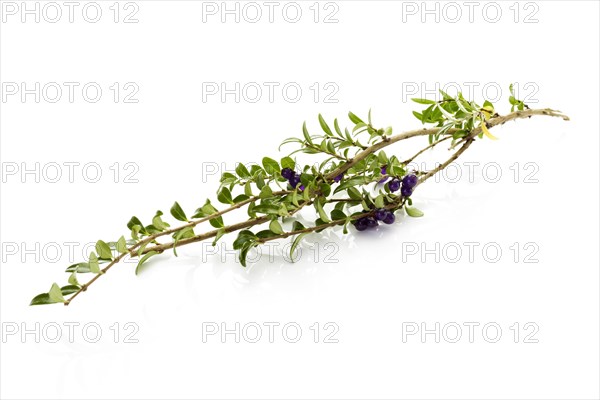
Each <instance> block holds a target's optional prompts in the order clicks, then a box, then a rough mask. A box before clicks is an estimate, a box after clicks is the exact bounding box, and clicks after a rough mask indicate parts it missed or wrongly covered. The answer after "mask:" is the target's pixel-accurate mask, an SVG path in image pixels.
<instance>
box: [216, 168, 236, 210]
mask: <svg viewBox="0 0 600 400" xmlns="http://www.w3.org/2000/svg"><path fill="white" fill-rule="evenodd" d="M240 165H241V164H240ZM217 199H218V200H219V201H220V202H221V203H223V204H233V199H232V198H231V192H230V191H229V189H227V188H226V187H223V188H222V189H221V190H220V191H219V193H218V194H217Z"/></svg>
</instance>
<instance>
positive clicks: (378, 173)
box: [31, 85, 569, 305]
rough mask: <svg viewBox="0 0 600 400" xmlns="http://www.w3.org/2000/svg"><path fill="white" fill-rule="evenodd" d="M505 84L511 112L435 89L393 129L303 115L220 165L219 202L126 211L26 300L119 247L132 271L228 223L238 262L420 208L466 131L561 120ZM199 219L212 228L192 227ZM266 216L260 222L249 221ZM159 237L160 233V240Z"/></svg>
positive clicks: (81, 287) (71, 292)
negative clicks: (403, 147) (403, 151)
mask: <svg viewBox="0 0 600 400" xmlns="http://www.w3.org/2000/svg"><path fill="white" fill-rule="evenodd" d="M510 89H511V96H510V99H509V102H510V104H511V106H512V107H511V112H510V113H509V114H506V115H504V116H501V115H499V114H498V113H497V112H496V111H495V108H494V105H493V104H492V103H491V102H489V101H487V100H486V101H485V102H484V103H483V105H482V106H480V105H478V104H477V103H475V102H474V101H467V100H466V99H465V98H464V97H463V95H462V94H461V93H458V94H457V96H456V97H452V96H450V95H448V94H447V93H445V92H443V91H440V92H441V94H442V100H440V101H432V100H428V99H413V101H415V102H416V103H418V104H423V105H426V106H427V107H426V108H425V109H423V110H421V111H414V112H413V115H414V116H415V117H416V118H417V119H418V120H419V121H421V123H422V124H424V125H428V126H427V127H424V128H421V129H416V130H412V131H407V132H404V133H400V134H396V135H394V134H393V133H392V128H391V127H387V128H378V127H376V126H375V125H374V124H373V122H372V118H371V112H370V111H369V113H368V115H367V118H365V119H364V120H363V119H361V118H359V117H358V116H357V115H356V114H354V113H352V112H350V113H349V114H348V118H349V120H350V123H351V124H352V125H351V126H350V128H344V129H343V130H342V129H341V128H340V124H339V121H338V120H337V119H335V120H334V121H333V124H332V125H330V124H328V123H327V121H326V120H325V118H323V116H322V115H320V114H319V116H318V122H319V126H320V129H321V131H322V133H319V134H311V133H309V130H308V127H307V125H306V123H304V124H303V126H302V136H300V137H292V138H288V139H286V140H284V141H283V143H282V146H283V145H286V144H295V145H297V146H298V148H297V149H296V150H294V151H292V152H291V153H290V154H288V155H286V156H285V157H283V158H281V159H280V160H279V161H278V160H275V159H273V158H270V157H264V158H263V159H262V161H261V163H260V164H252V165H250V166H249V167H248V166H246V165H244V164H241V163H240V164H238V165H237V167H236V169H235V173H232V172H225V173H223V174H222V175H221V179H220V186H219V189H218V191H217V201H218V202H219V203H221V204H223V205H224V206H225V208H222V209H221V210H219V209H218V208H217V207H216V206H215V205H214V204H213V202H211V200H210V199H206V200H205V202H204V203H203V204H202V205H201V206H199V207H198V208H197V209H196V210H195V211H194V212H193V213H191V216H190V217H188V214H187V213H186V212H185V210H184V209H183V207H181V206H180V205H179V203H178V202H175V203H174V204H173V206H172V207H171V208H170V210H169V211H170V215H171V217H172V218H173V219H174V220H176V221H179V222H180V224H179V225H177V226H172V225H171V223H169V222H167V221H165V220H164V219H163V217H165V214H164V213H163V212H162V211H160V210H158V211H157V212H156V213H155V215H154V216H153V217H152V219H151V221H150V223H146V224H144V223H143V222H142V221H141V220H140V219H139V218H137V217H135V216H134V217H132V218H131V219H130V220H129V222H128V223H127V228H128V229H129V234H128V236H129V237H130V238H129V239H126V238H125V236H124V235H123V236H121V237H120V238H119V239H118V240H117V241H114V242H104V241H102V240H98V242H97V243H96V246H95V249H94V250H95V251H93V252H91V253H90V255H89V257H88V259H87V261H84V262H80V263H76V264H73V265H70V266H69V267H68V268H67V270H66V272H68V273H69V277H68V279H67V284H66V285H64V286H62V287H61V286H59V285H58V284H56V283H54V284H52V286H51V288H50V290H49V291H48V292H46V293H42V294H39V295H37V296H35V297H34V298H33V300H32V301H31V305H38V304H53V303H63V304H65V305H69V304H70V303H71V302H72V301H73V299H75V298H76V297H77V296H79V294H81V293H83V292H84V291H86V290H87V289H88V288H89V286H90V285H91V284H93V283H94V282H95V281H96V280H97V279H99V278H100V277H101V276H103V275H104V274H106V273H107V272H108V271H109V269H110V268H112V267H113V266H114V265H116V264H118V263H119V262H120V261H122V260H123V259H124V258H125V257H127V256H129V257H131V258H136V259H138V264H137V266H136V268H135V272H136V274H137V273H139V272H140V271H141V269H142V266H143V265H144V263H145V262H147V261H148V260H149V259H150V258H152V257H155V256H157V255H159V254H162V253H164V252H165V251H166V250H171V249H172V250H173V253H174V254H175V256H177V248H179V247H181V246H185V245H188V244H191V243H196V242H199V241H203V240H209V239H212V240H213V242H212V244H213V246H214V245H216V243H217V242H218V241H219V240H220V239H221V238H222V237H223V236H224V235H226V234H231V233H233V232H237V237H236V238H235V240H234V242H233V247H234V249H235V250H238V252H239V259H240V262H241V264H242V265H243V266H246V258H247V254H248V252H249V251H250V250H251V249H253V248H255V247H258V246H260V245H263V244H264V243H266V242H269V241H272V240H282V239H286V238H290V237H291V238H292V246H291V248H290V257H292V258H293V254H294V252H295V250H296V248H297V247H298V246H299V245H300V243H301V240H302V239H303V238H304V237H305V236H306V235H309V234H311V233H315V232H321V231H323V230H325V229H329V228H333V227H336V226H342V227H343V233H344V234H347V233H349V231H350V229H349V226H350V225H354V226H355V227H356V229H357V230H363V229H366V228H367V227H368V226H371V225H373V224H374V225H377V220H383V221H384V222H386V223H391V222H393V221H394V213H396V212H399V211H401V210H404V211H405V212H406V214H407V215H408V216H411V217H420V216H422V215H423V213H422V212H421V211H420V210H418V209H417V208H415V207H413V206H412V194H413V191H414V190H415V189H416V188H417V187H418V186H419V185H421V184H422V183H424V182H425V181H426V180H428V179H429V178H431V177H432V176H434V175H435V174H437V173H438V172H440V171H442V170H443V169H445V168H446V167H447V166H448V165H450V164H451V163H453V162H454V161H455V160H456V159H457V158H458V157H460V156H461V155H462V154H463V153H464V152H465V151H466V150H467V149H468V148H469V147H470V146H471V145H472V144H473V143H474V142H475V141H476V140H481V139H483V138H484V137H487V138H489V139H493V140H496V137H495V136H493V135H492V134H491V133H490V129H492V128H493V127H495V126H498V125H502V124H504V123H506V122H508V121H512V120H517V119H522V118H530V117H533V116H540V115H546V116H552V117H560V118H562V119H564V120H569V118H568V117H567V116H566V115H564V114H562V113H561V112H560V111H555V110H552V109H530V108H529V107H528V106H527V105H525V104H524V103H523V102H522V101H520V100H517V99H516V98H515V97H514V92H513V90H512V85H511V88H510ZM515 109H516V110H515ZM331 126H333V129H332V128H331ZM421 136H427V137H428V139H429V144H428V145H427V146H425V147H424V148H423V149H421V150H420V151H418V152H417V153H415V154H414V155H413V156H411V157H409V158H407V159H405V160H400V159H399V158H398V157H396V156H394V155H391V156H388V155H387V154H386V152H385V151H384V148H386V147H388V146H391V145H392V144H395V143H397V142H401V141H405V140H408V139H412V138H416V137H421ZM442 142H449V144H450V146H449V147H450V150H454V149H455V148H457V147H458V149H457V150H455V151H454V152H453V153H452V154H451V156H450V157H449V158H448V159H447V160H446V161H444V162H443V163H441V164H439V165H438V166H437V167H436V168H434V169H432V170H429V171H414V170H409V168H408V165H409V164H410V163H411V162H413V161H414V160H415V159H417V158H418V157H420V156H421V155H422V154H424V153H425V152H426V151H427V150H430V149H432V148H434V147H436V146H437V145H439V144H440V143H442ZM364 143H366V144H364ZM280 148H281V146H280ZM296 153H305V154H311V155H318V156H321V157H322V159H321V160H319V162H317V163H315V164H314V165H301V164H299V163H298V162H297V160H296V159H295V158H294V157H293V156H294V155H295V154H296ZM284 175H286V176H284ZM398 191H400V192H399V193H398ZM311 207H312V208H313V209H314V215H315V218H314V222H313V223H312V224H311V225H310V226H304V225H303V224H302V223H301V222H300V221H299V218H298V214H299V213H300V212H301V211H302V210H305V209H307V208H311ZM242 208H244V209H245V211H246V214H247V215H248V218H247V219H245V220H243V221H238V222H235V223H229V222H228V223H226V222H225V218H228V217H229V215H228V214H229V213H231V212H232V211H234V210H238V209H242ZM384 216H385V219H384ZM207 223H208V225H210V226H211V227H212V229H208V230H207V229H204V230H203V231H202V232H196V230H200V228H201V227H204V226H206V224H207ZM267 223H268V227H267V228H264V229H261V230H254V228H255V227H257V226H259V225H263V224H267ZM286 227H288V228H286ZM164 239H168V240H167V241H164V242H163V240H164ZM86 274H91V275H92V278H91V279H89V280H88V281H87V282H86V283H80V282H79V279H80V277H81V276H82V275H86Z"/></svg>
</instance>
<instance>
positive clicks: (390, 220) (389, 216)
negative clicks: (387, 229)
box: [383, 211, 396, 225]
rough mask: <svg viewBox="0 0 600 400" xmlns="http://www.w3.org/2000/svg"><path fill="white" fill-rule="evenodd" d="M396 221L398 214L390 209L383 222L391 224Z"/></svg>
mask: <svg viewBox="0 0 600 400" xmlns="http://www.w3.org/2000/svg"><path fill="white" fill-rule="evenodd" d="M394 221H396V216H395V215H394V213H393V212H391V211H388V213H387V215H386V216H385V218H384V219H383V223H384V224H388V225H391V224H393V223H394Z"/></svg>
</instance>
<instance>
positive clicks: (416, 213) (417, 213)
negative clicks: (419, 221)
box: [404, 206, 425, 218]
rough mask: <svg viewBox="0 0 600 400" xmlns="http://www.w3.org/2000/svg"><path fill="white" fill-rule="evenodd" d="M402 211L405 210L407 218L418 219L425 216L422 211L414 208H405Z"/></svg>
mask: <svg viewBox="0 0 600 400" xmlns="http://www.w3.org/2000/svg"><path fill="white" fill-rule="evenodd" d="M404 209H405V210H406V213H407V214H408V216H410V217H413V218H418V217H422V216H423V215H425V214H423V211H421V210H419V209H418V208H415V207H408V206H405V207H404Z"/></svg>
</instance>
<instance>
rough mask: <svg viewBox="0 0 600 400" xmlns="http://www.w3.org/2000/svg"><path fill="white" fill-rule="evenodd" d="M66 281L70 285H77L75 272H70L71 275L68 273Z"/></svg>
mask: <svg viewBox="0 0 600 400" xmlns="http://www.w3.org/2000/svg"><path fill="white" fill-rule="evenodd" d="M68 282H69V283H70V284H71V285H77V286H79V282H78V281H77V273H76V272H72V273H71V275H69V280H68Z"/></svg>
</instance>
